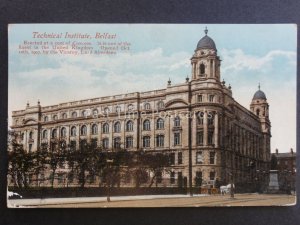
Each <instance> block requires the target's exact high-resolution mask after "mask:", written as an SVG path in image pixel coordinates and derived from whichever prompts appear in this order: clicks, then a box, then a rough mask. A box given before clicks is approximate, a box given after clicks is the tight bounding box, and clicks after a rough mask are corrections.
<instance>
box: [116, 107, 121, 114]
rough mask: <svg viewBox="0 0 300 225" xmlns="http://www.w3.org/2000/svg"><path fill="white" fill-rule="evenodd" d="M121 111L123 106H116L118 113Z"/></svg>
mask: <svg viewBox="0 0 300 225" xmlns="http://www.w3.org/2000/svg"><path fill="white" fill-rule="evenodd" d="M119 112H121V106H119V105H118V106H116V113H119Z"/></svg>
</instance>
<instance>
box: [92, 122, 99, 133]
mask: <svg viewBox="0 0 300 225" xmlns="http://www.w3.org/2000/svg"><path fill="white" fill-rule="evenodd" d="M97 133H98V126H97V124H93V125H92V134H93V135H95V134H97Z"/></svg>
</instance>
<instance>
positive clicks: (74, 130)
mask: <svg viewBox="0 0 300 225" xmlns="http://www.w3.org/2000/svg"><path fill="white" fill-rule="evenodd" d="M71 136H76V127H72V128H71Z"/></svg>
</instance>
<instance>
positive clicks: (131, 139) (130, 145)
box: [126, 137, 133, 148]
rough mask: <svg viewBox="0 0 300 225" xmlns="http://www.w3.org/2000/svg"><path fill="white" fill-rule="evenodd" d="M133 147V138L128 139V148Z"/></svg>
mask: <svg viewBox="0 0 300 225" xmlns="http://www.w3.org/2000/svg"><path fill="white" fill-rule="evenodd" d="M132 147H133V137H126V148H132Z"/></svg>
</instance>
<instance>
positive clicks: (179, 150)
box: [11, 30, 271, 186]
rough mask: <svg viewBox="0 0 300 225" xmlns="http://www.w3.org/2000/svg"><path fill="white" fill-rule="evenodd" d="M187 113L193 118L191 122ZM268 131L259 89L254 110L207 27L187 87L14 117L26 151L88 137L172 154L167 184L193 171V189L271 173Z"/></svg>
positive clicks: (110, 145) (107, 145) (106, 145)
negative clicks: (238, 95)
mask: <svg viewBox="0 0 300 225" xmlns="http://www.w3.org/2000/svg"><path fill="white" fill-rule="evenodd" d="M145 63H147V62H145ZM183 79H184V77H183ZM237 79H240V78H237ZM133 82H134V81H133ZM112 88H113V87H112ZM78 91H80V90H78ZM37 96H38V93H37ZM132 113H133V114H134V116H132V117H130V116H128V115H129V114H132ZM187 115H192V119H191V123H190V122H189V119H188V116H187ZM270 127H271V124H270V120H269V105H268V102H267V98H266V95H265V93H264V92H263V91H261V90H260V87H259V90H258V91H257V92H256V93H255V94H254V96H253V99H252V101H251V104H250V110H249V109H247V108H245V107H243V106H242V105H240V104H239V103H238V102H237V101H236V100H235V99H234V98H233V96H232V90H231V86H230V85H225V81H221V60H220V58H219V56H218V54H217V48H216V45H215V42H214V41H213V39H211V38H210V37H209V36H208V35H207V30H205V36H204V37H203V38H201V39H200V40H199V42H198V44H197V46H196V49H195V51H194V53H193V55H192V57H191V79H189V78H186V79H185V81H184V82H183V83H180V84H171V81H168V83H167V85H166V87H165V88H164V89H160V90H153V91H147V92H136V93H128V94H120V95H115V96H106V97H98V98H93V99H86V100H78V101H73V102H66V103H59V104H57V105H51V106H42V105H41V104H40V102H38V104H37V105H33V106H30V105H29V104H27V106H26V108H25V109H22V110H19V111H13V112H12V126H11V128H12V129H13V130H14V131H15V132H17V133H19V137H20V140H19V141H20V143H23V145H24V148H25V149H26V150H28V151H36V150H37V149H38V148H39V146H40V145H41V144H42V143H48V145H50V146H51V145H56V144H57V143H58V141H61V140H63V141H65V143H66V144H67V145H73V146H77V147H78V146H79V143H80V141H82V140H85V141H87V142H94V143H95V144H97V145H98V146H101V147H102V148H103V149H107V150H109V151H114V150H115V149H118V148H120V146H121V145H122V146H123V148H126V149H128V150H129V151H139V150H144V151H148V152H165V153H167V154H171V155H172V164H173V166H172V168H171V172H170V173H169V174H166V175H165V178H166V179H168V180H169V183H168V184H167V185H168V186H177V185H178V183H182V179H183V178H184V179H185V180H187V179H188V178H189V175H190V174H189V167H191V168H192V170H191V171H192V176H191V177H192V182H193V185H194V186H197V185H198V184H200V183H201V182H199V181H203V182H205V183H213V182H214V181H215V180H216V179H218V181H219V182H221V183H224V184H228V183H229V182H230V180H231V177H230V176H231V175H232V174H233V176H234V182H235V183H236V184H237V183H251V181H252V179H253V177H254V175H253V174H254V173H255V171H256V170H266V171H267V170H269V166H270V138H271V131H270ZM189 130H190V131H191V135H189ZM189 152H191V159H192V160H191V161H190V160H189ZM249 165H251V169H250V166H249ZM163 176H164V175H163ZM203 182H202V183H203ZM187 183H189V182H187ZM162 185H165V184H162Z"/></svg>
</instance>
